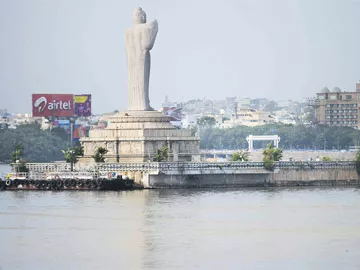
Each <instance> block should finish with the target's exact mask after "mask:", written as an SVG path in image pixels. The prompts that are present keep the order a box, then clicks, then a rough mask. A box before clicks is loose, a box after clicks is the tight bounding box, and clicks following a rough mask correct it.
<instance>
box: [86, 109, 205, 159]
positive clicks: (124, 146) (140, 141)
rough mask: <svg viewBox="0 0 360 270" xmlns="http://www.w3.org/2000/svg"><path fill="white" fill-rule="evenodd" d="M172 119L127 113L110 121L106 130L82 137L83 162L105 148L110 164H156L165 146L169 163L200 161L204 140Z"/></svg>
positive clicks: (147, 113) (157, 114) (160, 114)
mask: <svg viewBox="0 0 360 270" xmlns="http://www.w3.org/2000/svg"><path fill="white" fill-rule="evenodd" d="M170 121H171V117H169V116H165V115H163V114H162V113H160V112H158V111H127V112H122V113H119V114H118V115H116V116H112V117H110V118H109V125H108V127H107V128H106V129H102V130H100V129H99V130H97V129H93V130H90V132H89V137H86V138H82V139H81V144H82V145H83V146H84V157H83V158H81V160H80V162H93V159H92V157H91V156H92V155H93V154H94V152H95V150H96V149H97V148H98V147H100V146H102V147H104V148H106V149H107V150H108V153H107V155H106V160H105V161H106V162H110V163H112V162H146V161H152V160H153V158H154V157H155V155H156V151H157V150H158V149H161V148H162V147H163V146H167V147H168V149H169V157H168V161H200V138H199V137H197V136H192V135H191V131H190V130H186V129H178V128H176V127H174V126H173V125H172V124H171V122H170Z"/></svg>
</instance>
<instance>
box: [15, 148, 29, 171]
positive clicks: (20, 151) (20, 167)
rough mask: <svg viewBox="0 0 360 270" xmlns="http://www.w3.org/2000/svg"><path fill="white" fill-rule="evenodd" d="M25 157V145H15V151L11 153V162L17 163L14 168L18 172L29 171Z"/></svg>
mask: <svg viewBox="0 0 360 270" xmlns="http://www.w3.org/2000/svg"><path fill="white" fill-rule="evenodd" d="M23 155H24V145H23V144H22V143H15V150H14V151H13V152H12V153H11V160H12V162H13V163H15V164H14V165H12V166H15V170H16V171H17V172H28V171H29V169H28V168H27V167H26V163H25V162H24V160H23Z"/></svg>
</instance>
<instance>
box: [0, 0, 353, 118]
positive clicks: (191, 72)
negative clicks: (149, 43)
mask: <svg viewBox="0 0 360 270" xmlns="http://www.w3.org/2000/svg"><path fill="white" fill-rule="evenodd" d="M137 6H141V7H143V8H144V9H145V10H146V11H147V12H148V14H149V15H148V20H149V21H150V20H152V19H157V20H158V22H159V33H158V37H157V43H156V45H155V46H154V49H153V50H152V51H151V55H152V63H151V64H152V66H151V77H150V100H151V105H152V106H153V107H154V108H158V107H159V106H160V104H161V102H162V101H163V100H164V98H165V96H168V97H169V99H170V100H174V101H186V100H188V99H192V98H207V99H224V98H225V97H227V96H238V97H245V96H247V97H252V98H255V97H265V98H269V99H277V100H284V99H301V98H303V97H308V96H315V93H316V92H317V91H319V90H320V89H321V88H322V87H324V86H327V87H329V88H330V89H332V88H333V87H335V86H338V87H340V88H341V89H342V90H345V91H354V88H355V82H356V81H358V80H359V79H360V75H359V67H358V63H359V60H360V50H359V48H360V30H359V27H358V18H359V16H360V2H359V1H351V0H326V1H325V0H316V1H310V0H291V1H285V0H283V1H280V0H276V1H266V0H259V1H251V0H241V1H235V0H233V1H227V2H226V4H224V2H223V1H204V0H199V1H196V2H194V1H177V2H174V1H165V0H156V1H151V5H150V3H149V2H148V1H115V0H114V1H111V0H106V1H92V0H91V1H89V0H78V1H46V0H33V1H11V0H0V40H1V42H0V93H1V98H0V108H7V109H8V110H11V111H14V112H31V94H32V93H73V94H83V93H84V94H85V93H89V94H92V95H93V104H92V105H93V112H94V113H101V112H107V111H112V110H116V109H118V110H125V109H126V108H127V71H126V54H125V45H124V33H125V30H126V29H127V28H128V27H130V26H131V12H132V10H133V9H134V8H135V7H137Z"/></svg>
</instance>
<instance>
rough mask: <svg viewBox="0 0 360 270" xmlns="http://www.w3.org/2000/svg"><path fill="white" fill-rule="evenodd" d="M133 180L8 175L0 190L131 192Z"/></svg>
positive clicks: (73, 174) (72, 174) (85, 174)
mask: <svg viewBox="0 0 360 270" xmlns="http://www.w3.org/2000/svg"><path fill="white" fill-rule="evenodd" d="M131 189H134V180H132V179H129V178H128V177H126V176H123V175H120V174H116V173H115V172H110V173H108V174H106V175H104V174H98V173H89V172H50V173H39V172H29V173H9V174H7V175H6V177H3V178H0V190H53V191H60V190H115V191H116V190H131Z"/></svg>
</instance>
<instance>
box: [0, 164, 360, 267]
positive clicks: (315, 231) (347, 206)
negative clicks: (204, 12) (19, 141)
mask: <svg viewBox="0 0 360 270" xmlns="http://www.w3.org/2000/svg"><path fill="white" fill-rule="evenodd" d="M1 171H2V172H6V171H7V168H5V167H4V166H3V165H0V172H1ZM0 269H3V270H5V269H316V270H319V269H327V270H328V269H347V270H349V269H360V189H357V188H345V189H331V188H325V189H324V188H323V189H318V188H311V189H279V188H275V189H179V190H141V191H124V192H76V191H74V192H51V191H45V192H44V191H32V192H31V191H3V192H0Z"/></svg>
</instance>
